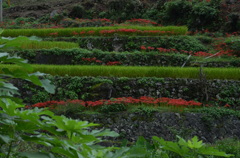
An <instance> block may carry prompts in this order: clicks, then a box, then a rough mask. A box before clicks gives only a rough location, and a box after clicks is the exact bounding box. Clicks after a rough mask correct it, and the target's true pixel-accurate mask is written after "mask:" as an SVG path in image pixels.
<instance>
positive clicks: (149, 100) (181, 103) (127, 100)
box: [28, 96, 202, 108]
mask: <svg viewBox="0 0 240 158" xmlns="http://www.w3.org/2000/svg"><path fill="white" fill-rule="evenodd" d="M68 103H72V104H80V105H82V106H85V107H95V106H101V105H112V104H125V105H131V104H150V105H159V104H160V103H165V104H167V105H169V106H175V107H199V106H201V105H202V103H199V102H196V101H193V100H191V101H186V100H183V99H171V98H153V97H148V96H142V97H140V98H139V99H135V98H132V97H122V98H113V99H110V100H98V101H83V100H68V101H47V102H44V103H37V104H34V105H31V106H28V108H29V107H39V108H44V107H52V106H54V105H55V106H56V105H67V104H68Z"/></svg>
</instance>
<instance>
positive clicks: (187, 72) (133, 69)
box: [0, 64, 240, 80]
mask: <svg viewBox="0 0 240 158" xmlns="http://www.w3.org/2000/svg"><path fill="white" fill-rule="evenodd" d="M32 66H33V68H34V71H35V72H36V71H40V72H42V73H46V74H51V75H59V76H65V75H68V76H92V77H96V76H105V77H130V78H131V77H159V78H195V79H198V78H199V73H200V68H198V67H184V68H181V67H149V66H148V67H145V66H93V65H91V66H86V65H83V66H79V65H61V66H60V65H32ZM3 68H9V69H10V70H18V69H21V67H18V66H15V65H5V64H2V65H0V69H3ZM0 73H3V72H2V71H1V72H0ZM203 73H204V74H205V75H206V78H207V79H228V80H240V69H239V68H203Z"/></svg>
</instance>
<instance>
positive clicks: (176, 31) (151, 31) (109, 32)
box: [2, 25, 188, 37]
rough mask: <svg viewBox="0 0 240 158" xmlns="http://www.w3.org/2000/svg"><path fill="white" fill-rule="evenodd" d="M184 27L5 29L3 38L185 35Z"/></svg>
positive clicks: (185, 29)
mask: <svg viewBox="0 0 240 158" xmlns="http://www.w3.org/2000/svg"><path fill="white" fill-rule="evenodd" d="M187 30H188V28H187V27H186V26H164V27H159V26H158V27H157V26H131V25H130V26H108V27H79V28H60V29H59V28H58V29H6V30H4V31H3V33H2V36H4V37H18V36H38V37H50V36H52V37H70V36H82V37H83V36H114V35H116V34H119V35H130V36H161V35H185V34H186V33H187Z"/></svg>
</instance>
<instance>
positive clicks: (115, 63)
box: [106, 61, 122, 66]
mask: <svg viewBox="0 0 240 158" xmlns="http://www.w3.org/2000/svg"><path fill="white" fill-rule="evenodd" d="M121 64H122V63H121V62H119V61H109V62H107V63H106V65H108V66H110V65H121Z"/></svg>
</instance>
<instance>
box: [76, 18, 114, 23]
mask: <svg viewBox="0 0 240 158" xmlns="http://www.w3.org/2000/svg"><path fill="white" fill-rule="evenodd" d="M75 20H77V21H78V22H84V23H87V22H109V23H112V21H111V20H110V19H106V18H103V19H79V18H76V19H75Z"/></svg>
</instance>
